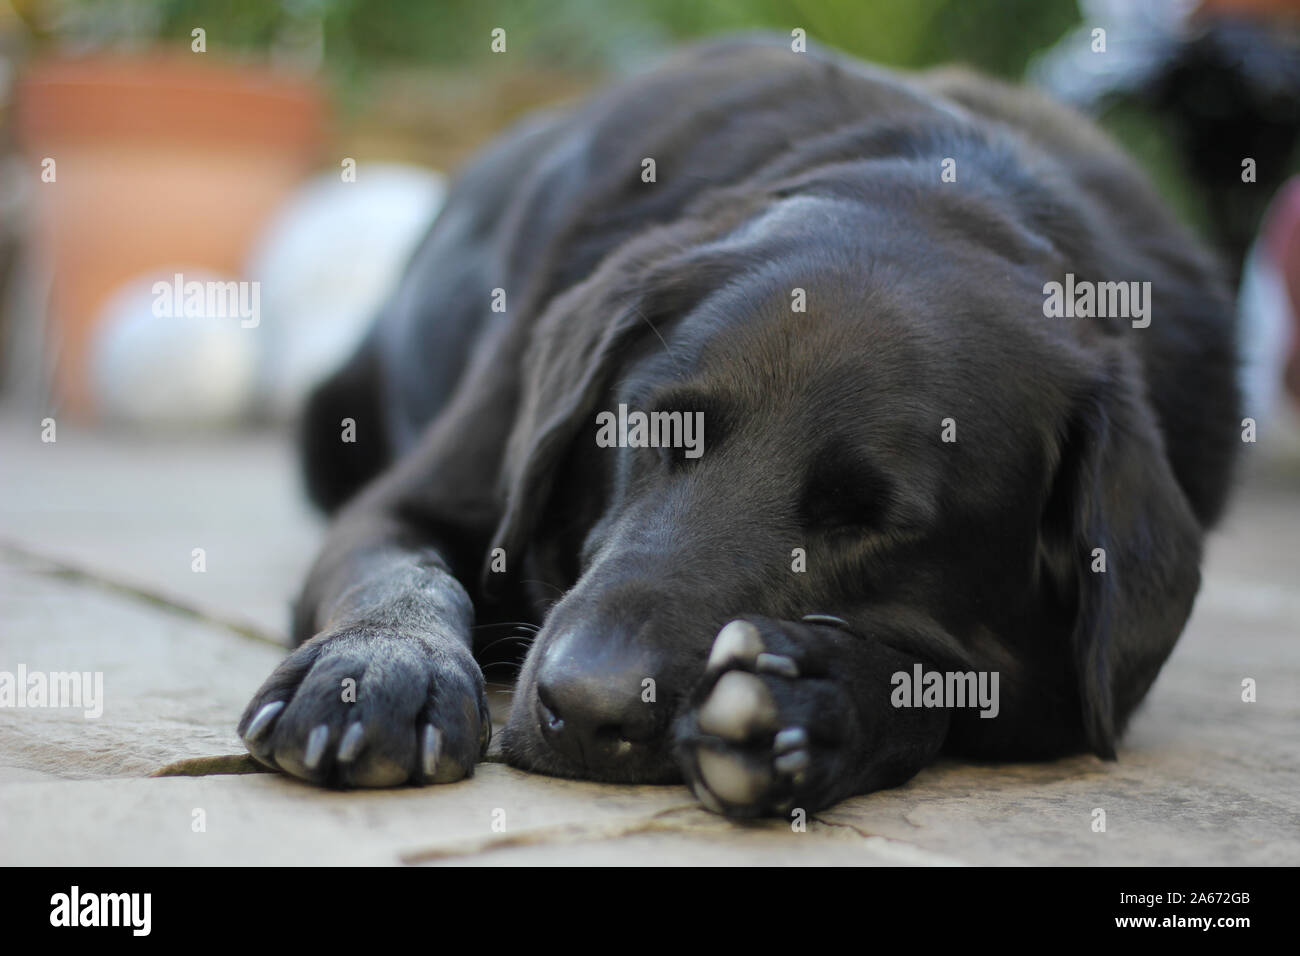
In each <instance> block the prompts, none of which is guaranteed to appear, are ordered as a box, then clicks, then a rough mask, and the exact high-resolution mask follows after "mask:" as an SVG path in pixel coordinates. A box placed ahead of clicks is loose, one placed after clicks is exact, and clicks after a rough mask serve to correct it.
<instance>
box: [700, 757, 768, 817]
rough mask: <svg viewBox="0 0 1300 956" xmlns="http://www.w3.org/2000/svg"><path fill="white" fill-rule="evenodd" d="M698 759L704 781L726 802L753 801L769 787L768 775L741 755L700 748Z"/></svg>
mask: <svg viewBox="0 0 1300 956" xmlns="http://www.w3.org/2000/svg"><path fill="white" fill-rule="evenodd" d="M697 759H698V760H699V765H700V777H701V778H702V779H703V781H704V785H705V786H706V787H708V788H709V790H710V791H712V792H713V793H714V794H716V795H717V797H718V798H719V799H721V800H725V801H726V802H727V803H731V804H735V805H737V806H746V805H748V804H752V803H753V802H754V801H755V800H757V799H758V798H759V797H760V796H761V795H762V793H763V791H764V789H765V788H766V787H767V778H766V775H765V774H762V773H756V772H754V771H753V770H752V769H750V767H749V766H748V765H747V764H746V763H745V761H744V760H743V759H741V758H740V757H735V756H732V755H731V754H725V753H715V752H714V751H712V750H701V751H700V753H699V756H698V758H697Z"/></svg>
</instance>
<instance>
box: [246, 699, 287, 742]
mask: <svg viewBox="0 0 1300 956" xmlns="http://www.w3.org/2000/svg"><path fill="white" fill-rule="evenodd" d="M282 710H284V701H282V700H273V701H271V703H269V704H267V705H266V706H264V707H263V708H262V709H261V710H259V711H258V712H257V715H256V716H255V717H253V719H252V720H251V721H250V722H249V724H248V730H246V731H245V732H244V739H245V740H246V741H248V742H250V743H252V742H253V741H255V740H257V739H258V738H259V737H261V736H262V734H264V733H265V732H266V729H267V728H268V727H270V726H271V721H273V720H275V715H276V714H278V713H280V711H282Z"/></svg>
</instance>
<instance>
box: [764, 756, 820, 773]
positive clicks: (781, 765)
mask: <svg viewBox="0 0 1300 956" xmlns="http://www.w3.org/2000/svg"><path fill="white" fill-rule="evenodd" d="M811 762H812V758H811V757H809V756H808V751H806V750H792V751H790V752H789V753H788V754H782V755H781V756H779V757H777V758H776V759H775V760H774V761H772V766H774V767H776V771H777V773H780V774H784V775H785V776H787V777H788V776H792V775H794V774H796V773H799V771H801V770H807V769H808V764H809V763H811Z"/></svg>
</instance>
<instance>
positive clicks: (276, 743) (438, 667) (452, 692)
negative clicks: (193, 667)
mask: <svg viewBox="0 0 1300 956" xmlns="http://www.w3.org/2000/svg"><path fill="white" fill-rule="evenodd" d="M491 727H492V724H491V720H490V717H489V715H488V708H487V698H486V696H485V694H484V687H483V673H482V671H481V670H480V669H479V667H478V664H476V663H475V662H474V659H473V656H472V655H471V654H470V652H469V649H468V648H465V647H462V646H461V645H458V644H455V643H454V642H452V641H450V640H447V641H438V642H435V641H430V640H426V639H422V638H416V637H408V636H395V635H392V634H384V633H378V632H376V631H374V630H369V629H357V630H350V631H342V632H339V633H325V634H320V635H317V636H316V637H314V638H312V639H311V640H310V641H308V642H306V643H305V644H303V645H302V646H301V647H300V648H298V649H297V650H296V651H294V652H293V653H292V654H290V655H289V657H288V658H286V659H285V660H284V662H283V663H281V664H280V666H279V667H277V668H276V669H275V671H274V672H272V674H271V676H270V677H269V678H267V680H266V682H265V683H264V684H263V685H262V687H261V688H260V689H259V690H258V691H257V693H256V694H254V695H253V699H252V700H251V701H250V702H249V704H248V707H247V708H246V709H245V710H244V715H243V717H242V718H240V721H239V735H240V737H242V738H243V741H244V745H245V746H246V747H247V748H248V751H249V753H251V754H252V755H253V756H254V757H255V758H256V759H257V760H258V761H260V762H261V763H263V764H265V765H266V766H268V767H271V768H273V769H277V770H283V771H285V772H286V773H290V774H293V775H294V776H295V777H300V778H302V779H303V780H308V781H310V782H312V783H316V784H321V785H327V786H340V787H391V786H396V785H398V784H402V783H408V782H409V783H414V784H425V783H450V782H451V781H454V780H459V779H461V778H462V777H465V776H468V775H469V774H472V773H473V772H474V764H475V762H476V761H477V760H478V758H479V757H480V756H481V755H482V753H483V752H484V751H485V750H486V749H487V744H488V738H489V736H490V735H491Z"/></svg>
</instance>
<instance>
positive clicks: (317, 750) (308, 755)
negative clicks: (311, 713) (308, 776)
mask: <svg viewBox="0 0 1300 956" xmlns="http://www.w3.org/2000/svg"><path fill="white" fill-rule="evenodd" d="M329 739H330V729H329V727H327V726H326V725H325V724H321V725H320V726H319V727H316V728H315V729H313V730H312V732H311V733H310V734H308V735H307V750H306V751H305V752H304V753H303V755H302V762H303V766H305V767H306V768H307V769H308V770H315V769H316V768H317V767H319V766H320V758H321V757H323V756H325V745H326V744H327V743H329Z"/></svg>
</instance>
